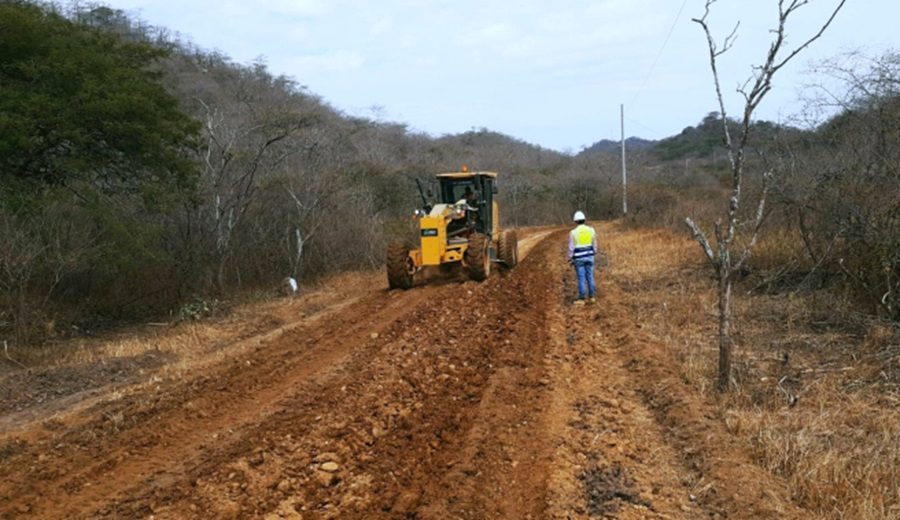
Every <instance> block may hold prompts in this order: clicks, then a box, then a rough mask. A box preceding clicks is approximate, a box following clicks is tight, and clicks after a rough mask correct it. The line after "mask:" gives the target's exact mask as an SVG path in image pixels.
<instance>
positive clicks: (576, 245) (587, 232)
mask: <svg viewBox="0 0 900 520" xmlns="http://www.w3.org/2000/svg"><path fill="white" fill-rule="evenodd" d="M572 220H573V221H575V224H577V226H575V229H573V230H572V231H571V232H569V262H570V263H571V264H572V265H573V266H574V267H575V276H576V277H577V278H578V299H577V300H575V305H584V303H585V296H586V297H587V298H588V301H590V302H591V303H594V302H595V301H596V294H597V290H596V287H595V286H594V256H596V254H597V232H596V231H595V230H594V228H592V227H591V226H588V225H587V224H585V223H584V221H585V220H586V218H585V216H584V212H582V211H576V212H575V215H574V216H573V217H572Z"/></svg>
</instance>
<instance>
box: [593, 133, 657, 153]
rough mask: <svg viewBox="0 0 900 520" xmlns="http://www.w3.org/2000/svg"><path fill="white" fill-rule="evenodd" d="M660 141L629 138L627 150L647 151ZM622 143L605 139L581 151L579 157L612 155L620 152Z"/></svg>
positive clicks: (626, 143)
mask: <svg viewBox="0 0 900 520" xmlns="http://www.w3.org/2000/svg"><path fill="white" fill-rule="evenodd" d="M657 142H658V141H651V140H648V139H641V138H640V137H629V138H628V139H625V150H626V151H627V150H633V151H636V150H646V149H648V148H652V147H654V146H655V145H656V143H657ZM620 146H621V143H620V141H613V140H610V139H603V140H600V141H597V142H596V143H594V144H592V145H590V146H588V147H587V148H585V149H584V150H582V151H581V153H580V154H579V155H590V154H595V153H610V152H619V150H620V149H621V148H620Z"/></svg>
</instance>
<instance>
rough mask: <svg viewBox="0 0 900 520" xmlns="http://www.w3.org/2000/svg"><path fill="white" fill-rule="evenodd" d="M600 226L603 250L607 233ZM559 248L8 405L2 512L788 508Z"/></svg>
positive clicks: (693, 513)
mask: <svg viewBox="0 0 900 520" xmlns="http://www.w3.org/2000/svg"><path fill="white" fill-rule="evenodd" d="M601 235H602V236H603V237H605V240H604V246H605V247H606V248H607V250H608V251H609V253H610V256H611V257H612V258H613V259H615V258H616V256H617V253H618V248H620V247H622V242H621V240H622V237H623V236H624V232H622V231H621V230H619V229H618V228H616V227H615V226H613V225H604V226H603V227H602V229H601ZM563 243H564V232H563V231H554V232H543V233H541V234H532V236H531V237H530V238H528V239H526V240H523V250H530V253H529V254H527V256H525V258H524V259H523V260H522V262H521V263H520V265H519V266H518V267H517V268H516V269H514V270H512V271H510V272H503V273H499V274H495V275H494V276H492V277H491V278H490V279H489V280H488V281H487V282H485V283H481V284H477V283H472V282H466V283H452V284H442V285H430V286H424V287H417V288H414V289H412V290H409V291H387V290H386V288H377V289H375V288H373V289H372V290H370V291H369V292H367V293H365V294H363V295H362V296H361V297H360V298H359V299H358V300H355V301H352V302H349V303H346V304H343V305H336V306H334V307H333V308H330V309H326V310H324V311H323V312H322V313H320V314H319V315H317V317H315V318H310V319H307V320H300V321H298V322H296V323H295V324H293V325H291V326H290V327H283V326H282V327H280V328H273V329H272V330H267V331H260V333H259V334H257V335H255V336H251V337H250V338H244V339H243V340H242V341H243V343H244V344H249V345H251V348H245V349H241V350H239V351H235V352H234V353H229V354H227V355H223V356H221V359H219V358H217V359H216V360H215V362H206V363H203V364H200V363H198V364H197V366H196V369H194V370H188V371H178V372H173V373H171V374H170V373H166V372H164V371H155V372H154V371H150V372H149V373H148V374H149V375H148V377H145V378H144V379H143V380H142V381H140V382H139V383H134V384H130V385H125V386H122V385H120V386H116V387H114V388H110V389H109V390H108V391H107V392H105V393H102V395H100V396H99V397H97V396H96V395H95V396H92V397H91V399H90V400H86V401H83V402H82V403H81V404H80V405H78V406H76V405H72V406H71V407H69V408H67V409H66V410H62V411H54V414H53V416H52V417H46V418H42V417H38V418H37V419H35V418H34V417H31V419H29V420H25V419H24V417H25V416H24V415H21V414H22V411H21V410H20V411H18V412H17V413H18V414H20V415H17V416H16V417H23V419H21V420H18V421H14V422H13V423H12V424H10V421H7V422H6V423H4V424H5V425H6V427H5V429H4V431H3V433H2V434H0V518H46V519H52V518H105V517H108V518H148V517H153V518H159V519H162V518H294V519H299V518H303V519H324V518H360V519H362V518H366V519H378V518H421V519H450V518H460V519H481V518H509V519H544V518H546V519H563V518H598V517H599V518H603V517H610V518H698V517H725V516H729V517H736V518H746V517H772V518H775V517H785V516H787V517H792V516H802V515H799V514H798V513H797V512H795V511H791V510H787V511H786V510H783V509H781V510H776V509H773V508H770V507H768V506H767V505H766V503H767V501H766V499H765V497H766V493H769V494H771V493H777V492H778V489H779V488H780V487H781V485H780V484H779V483H778V482H774V481H772V480H771V478H770V477H768V476H766V475H759V474H758V472H756V471H755V470H754V469H753V467H751V466H750V465H746V464H744V463H743V462H742V459H741V453H740V452H739V451H734V450H732V451H728V450H726V451H725V452H723V453H722V454H719V455H721V456H718V455H716V456H714V454H713V453H712V452H711V451H710V450H709V449H707V448H704V443H707V444H709V443H710V442H713V441H715V440H716V436H717V435H720V434H721V432H720V431H719V430H720V429H721V427H720V426H718V423H717V422H716V421H714V420H712V419H710V418H705V417H704V413H705V412H704V409H703V408H702V406H703V404H702V403H696V402H694V401H692V400H691V397H690V396H688V395H682V394H681V393H680V391H679V389H678V383H677V381H678V373H677V369H676V368H674V367H673V364H672V363H670V360H668V358H667V357H666V355H667V354H666V352H665V348H664V345H652V344H648V343H646V342H642V339H641V331H640V327H641V324H640V323H636V322H635V321H634V319H633V318H632V317H631V316H630V315H629V313H628V308H629V307H628V305H629V299H631V298H637V297H638V295H636V294H635V293H633V292H627V291H625V290H623V289H622V283H623V282H622V280H621V279H620V278H618V275H617V270H616V266H615V263H613V268H612V269H610V270H609V271H608V272H605V273H604V274H603V276H602V277H601V279H602V284H601V296H600V301H599V302H598V304H597V305H595V306H588V307H575V306H572V305H571V300H572V297H573V294H572V291H573V289H572V288H573V285H574V282H573V280H572V273H571V272H570V269H569V268H568V266H567V265H566V263H565V261H564V249H563ZM523 252H527V251H523ZM661 261H665V259H662V260H661ZM385 285H386V284H385ZM26 411H27V410H26ZM688 412H690V414H689V413H688ZM8 415H9V414H7V416H8ZM710 439H712V441H710Z"/></svg>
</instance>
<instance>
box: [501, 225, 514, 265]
mask: <svg viewBox="0 0 900 520" xmlns="http://www.w3.org/2000/svg"><path fill="white" fill-rule="evenodd" d="M497 256H498V257H500V260H501V261H502V262H503V263H504V264H505V265H506V268H507V269H512V268H513V267H515V266H516V264H518V263H519V238H518V236H516V232H515V231H513V230H512V229H507V230H505V231H503V232H501V233H500V239H499V240H497Z"/></svg>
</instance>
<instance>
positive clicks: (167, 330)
mask: <svg viewBox="0 0 900 520" xmlns="http://www.w3.org/2000/svg"><path fill="white" fill-rule="evenodd" d="M383 278H384V275H383V273H381V272H380V271H379V272H373V271H364V272H353V273H344V274H339V275H334V276H331V277H328V278H326V279H323V280H322V281H320V282H318V283H317V284H315V285H314V286H309V287H304V288H301V292H300V294H299V295H298V296H296V297H293V298H288V297H276V296H274V291H273V294H272V295H268V296H263V297H259V296H257V297H256V298H254V299H253V300H251V301H247V302H245V303H237V304H234V305H233V306H232V307H231V308H230V310H228V311H227V312H226V313H225V314H224V315H223V316H219V317H212V318H208V319H202V320H199V321H182V322H177V321H172V322H167V323H156V324H149V325H145V326H140V327H134V328H130V329H128V330H125V331H121V332H116V333H110V334H106V335H103V336H101V337H95V338H91V337H85V338H81V339H78V340H74V341H73V340H67V341H64V342H59V343H55V344H49V345H47V346H43V347H33V348H29V349H19V350H18V351H17V352H16V353H15V356H16V359H17V360H19V361H22V362H24V363H26V364H27V365H29V366H42V367H46V366H57V365H67V364H90V363H97V362H101V361H103V360H105V359H110V358H130V357H140V356H142V355H145V354H148V353H161V354H166V355H170V356H171V357H172V358H173V359H176V360H178V361H177V362H176V363H173V364H171V366H169V367H167V368H170V369H171V368H174V369H183V368H185V367H186V366H188V365H193V364H195V363H196V362H198V361H200V360H206V359H212V360H215V359H219V358H221V357H223V356H224V355H225V354H226V352H225V351H226V350H227V351H228V353H229V354H230V353H233V352H234V349H236V348H242V347H246V346H247V342H246V341H243V340H245V339H248V338H253V337H256V336H259V335H263V334H265V333H267V332H271V331H274V330H277V329H279V328H282V327H285V326H291V325H292V324H296V323H299V322H300V321H302V320H304V319H307V318H312V317H314V316H316V315H317V314H318V313H320V312H321V311H322V310H324V309H327V308H332V307H335V306H339V305H344V304H346V303H348V302H350V301H353V300H355V299H357V298H358V297H360V296H362V295H363V294H366V293H368V292H370V291H373V290H379V289H382V288H384V287H385V286H386V282H385V281H384V280H383Z"/></svg>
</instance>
